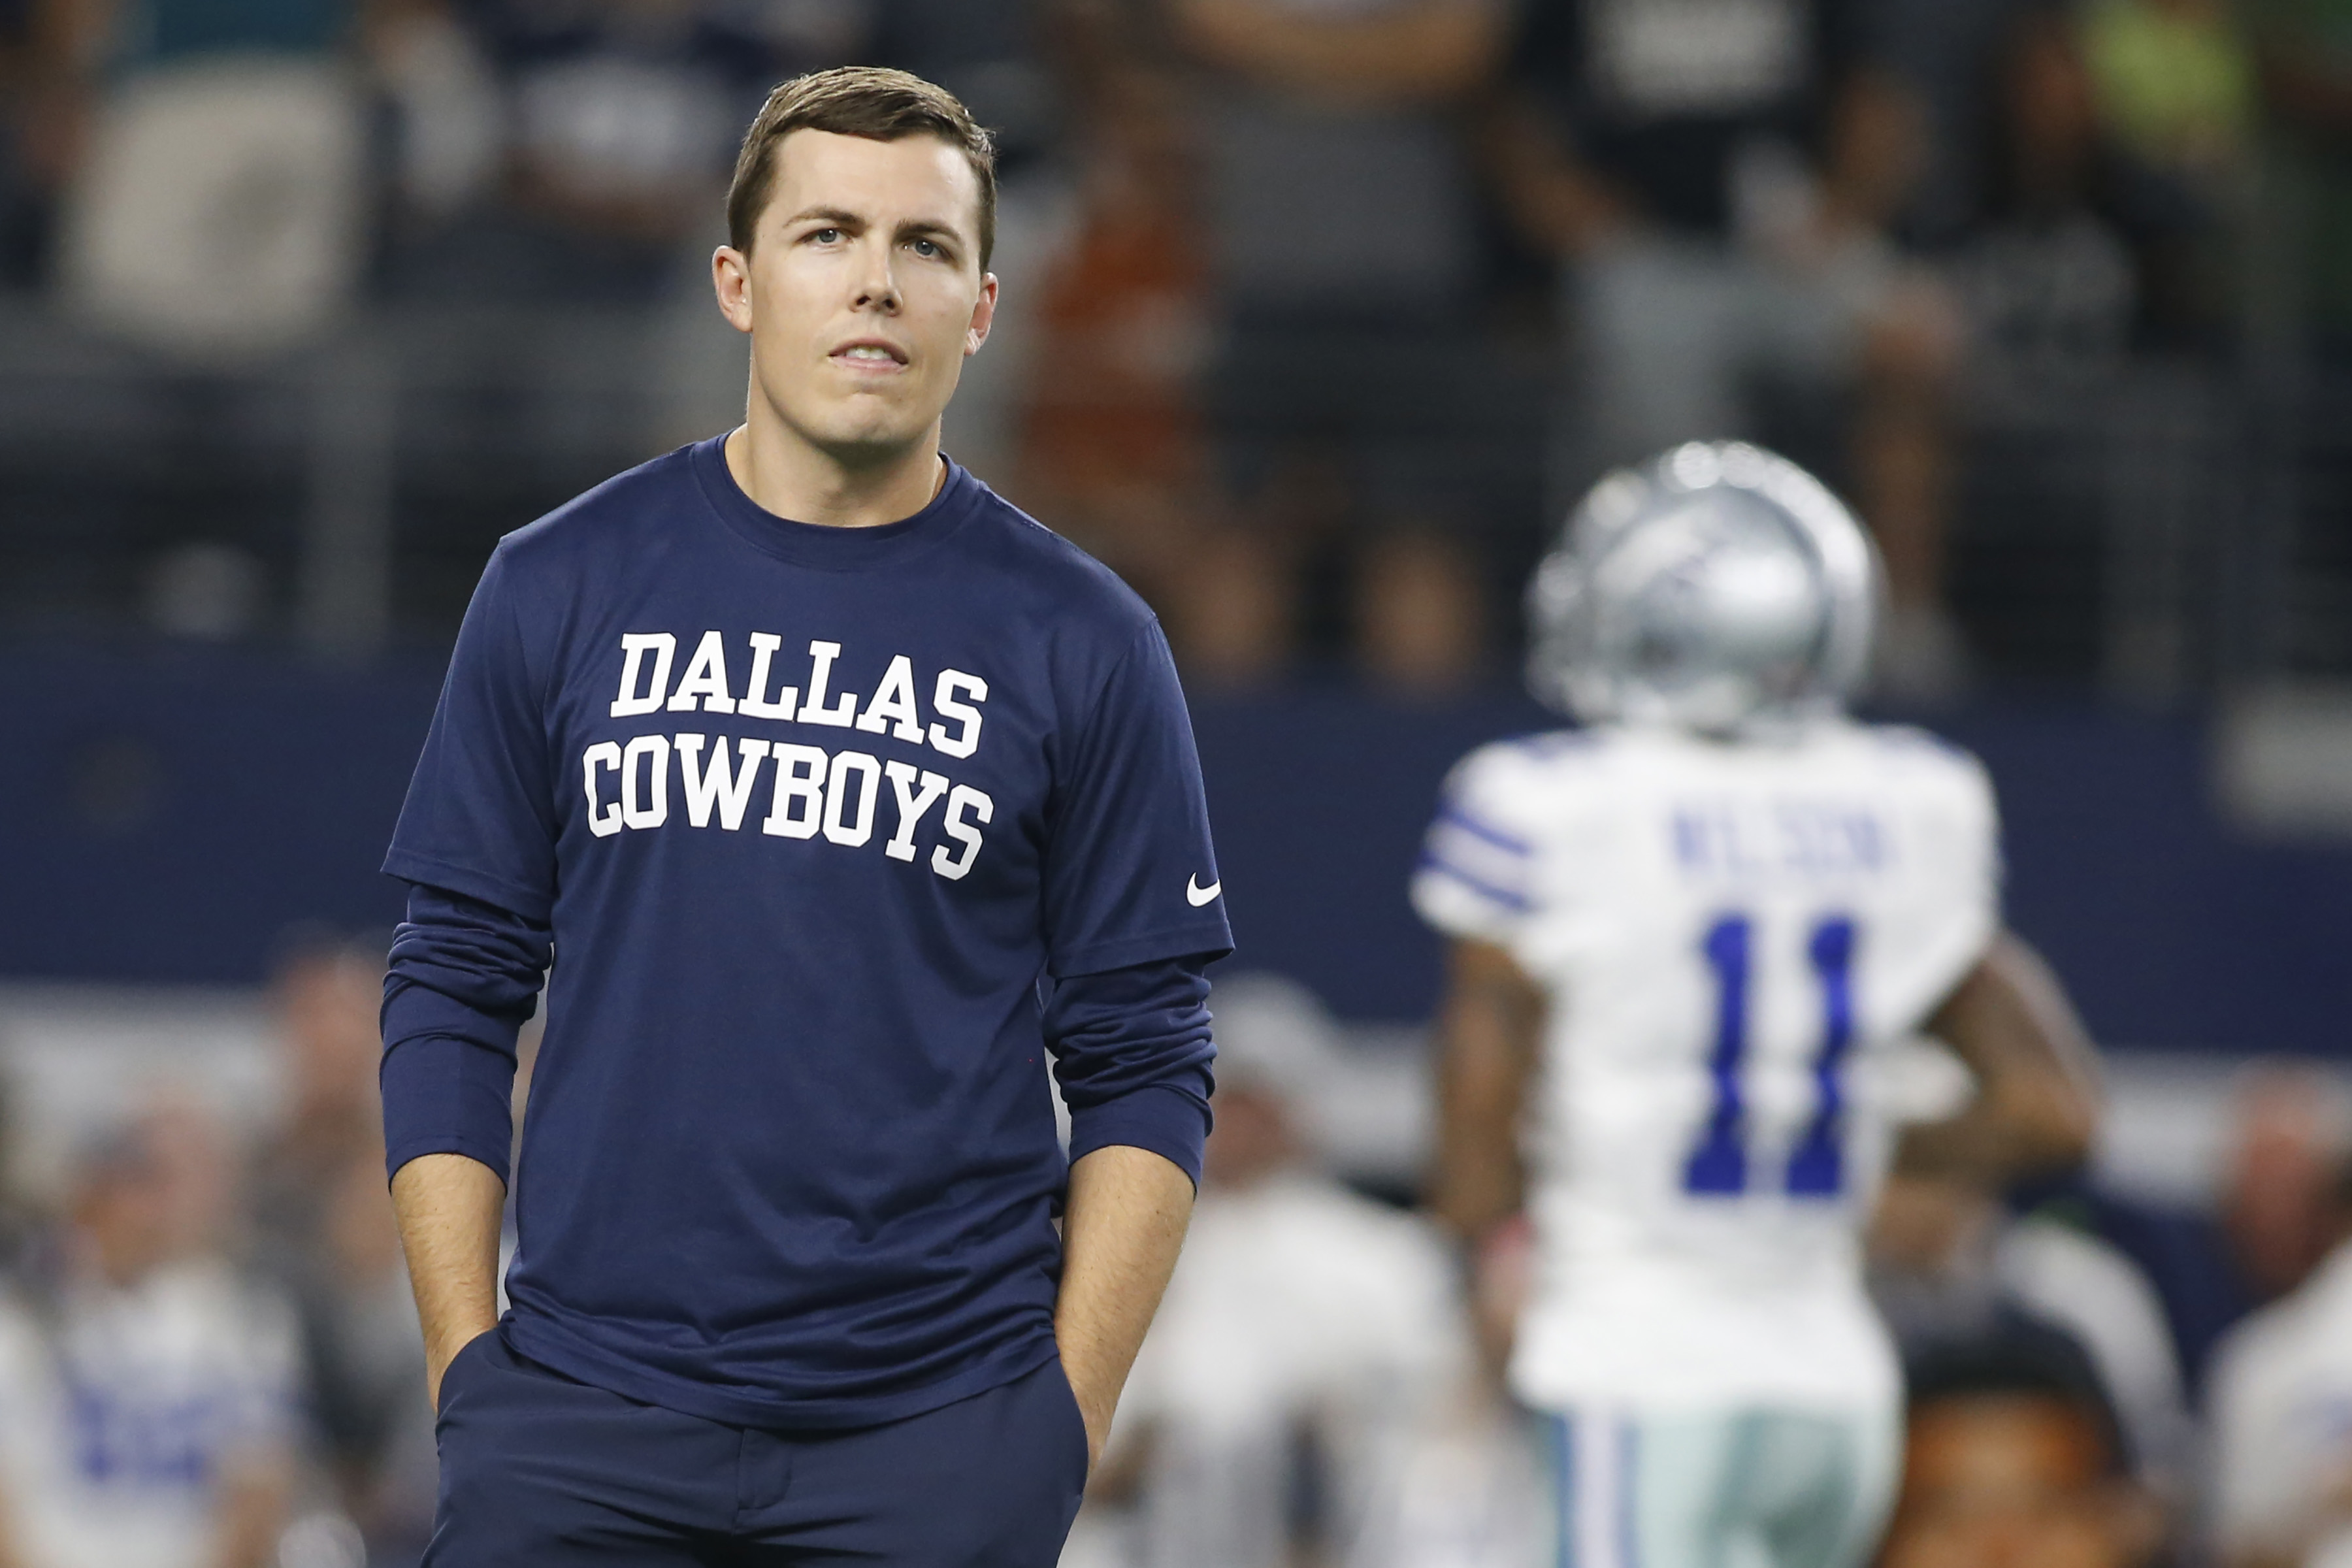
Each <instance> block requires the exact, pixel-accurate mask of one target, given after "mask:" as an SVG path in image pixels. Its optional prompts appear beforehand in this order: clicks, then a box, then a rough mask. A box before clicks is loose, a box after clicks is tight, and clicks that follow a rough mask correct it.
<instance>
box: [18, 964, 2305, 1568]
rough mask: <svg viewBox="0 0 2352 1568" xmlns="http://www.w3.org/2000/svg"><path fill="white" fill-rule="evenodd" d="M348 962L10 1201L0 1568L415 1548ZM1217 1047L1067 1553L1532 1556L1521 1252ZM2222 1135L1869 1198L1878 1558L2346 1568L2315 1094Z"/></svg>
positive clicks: (410, 1328)
mask: <svg viewBox="0 0 2352 1568" xmlns="http://www.w3.org/2000/svg"><path fill="white" fill-rule="evenodd" d="M379 952H380V947H379V944H376V943H373V942H348V941H342V940H321V941H318V942H307V943H304V944H301V945H299V946H298V947H296V948H294V949H293V950H291V951H289V954H288V956H287V958H286V959H285V961H284V963H283V964H282V966H281V968H280V971H279V975H278V983H277V990H276V998H277V1005H278V1013H277V1030H278V1036H277V1038H278V1053H279V1059H278V1068H277V1074H276V1076H277V1079H278V1082H279V1083H280V1085H281V1086H282V1090H283V1093H282V1099H281V1100H279V1101H278V1109H277V1110H276V1111H275V1112H274V1114H271V1115H268V1116H265V1117H261V1118H258V1119H248V1122H249V1125H248V1126H247V1131H244V1132H243V1133H242V1134H238V1135H233V1134H232V1132H231V1131H230V1128H231V1127H232V1126H234V1125H236V1123H235V1121H233V1120H232V1119H225V1118H223V1117H222V1116H220V1114H219V1113H218V1110H217V1109H216V1108H215V1109H211V1110H208V1109H206V1108H205V1106H204V1105H203V1104H202V1103H201V1102H200V1101H199V1100H196V1099H194V1098H192V1097H191V1096H189V1095H188V1094H186V1093H177V1094H171V1095H160V1094H159V1095H154V1096H149V1097H147V1098H144V1099H140V1098H134V1099H132V1100H131V1101H129V1102H127V1104H126V1105H125V1107H124V1108H123V1110H122V1111H121V1114H120V1115H119V1116H116V1117H113V1118H110V1119H108V1120H106V1121H102V1122H100V1124H98V1125H97V1126H96V1127H95V1129H94V1130H93V1131H91V1132H90V1134H89V1136H87V1137H86V1138H84V1139H83V1140H82V1141H81V1142H79V1143H78V1144H77V1145H76V1147H75V1148H74V1150H73V1152H72V1153H71V1155H70V1157H69V1158H68V1160H67V1161H66V1162H65V1163H64V1167H63V1169H62V1170H61V1171H58V1172H57V1173H54V1174H53V1175H51V1176H50V1177H49V1178H47V1179H45V1180H36V1181H33V1182H31V1183H29V1184H27V1183H25V1182H21V1181H20V1182H19V1183H18V1192H19V1194H20V1195H18V1196H17V1197H16V1198H15V1200H14V1201H13V1202H12V1203H11V1205H10V1207H9V1209H8V1214H9V1219H10V1223H9V1227H8V1232H7V1236H8V1261H7V1267H6V1268H5V1273H0V1280H5V1288H0V1563H5V1564H8V1565H9V1568H273V1565H277V1568H363V1565H364V1568H387V1565H390V1564H401V1565H403V1568H405V1565H407V1564H413V1563H415V1561H416V1559H417V1554H418V1552H420V1551H421V1549H422V1546H423V1543H424V1541H425V1537H426V1534H427V1533H428V1531H429V1527H430V1521H431V1516H432V1505H433V1492H434V1484H435V1464H434V1445H433V1431H432V1417H431V1415H430V1412H429V1411H428V1410H427V1409H426V1407H425V1396H424V1392H423V1361H422V1351H421V1348H420V1344H419V1337H418V1330H417V1326H416V1320H415V1311H414V1309H413V1307H412V1306H411V1303H410V1300H409V1295H408V1290H407V1286H406V1280H405V1277H404V1271H403V1268H402V1265H401V1260H400V1252H399V1245H398V1238H397V1235H396V1232H395V1229H394V1220H393V1215H392V1210H391V1206H390V1201H389V1199H388V1197H387V1195H386V1193H385V1184H384V1180H383V1151H382V1143H381V1140H380V1135H379V1131H378V1126H379V1121H378V1110H377V1105H376V1100H375V1091H374V1064H375V1060H376V1054H377V1051H376V1043H375V1029H374V1021H375V1005H376V997H377V994H378V989H379V985H380V982H381V974H382V964H381V960H380V956H379ZM1219 1028H1220V1036H1221V1042H1220V1048H1221V1060H1220V1068H1219V1076H1220V1087H1219V1094H1218V1118H1217V1127H1216V1131H1215V1132H1214V1134H1213V1138H1212V1142H1211V1143H1210V1147H1209V1160H1208V1165H1207V1171H1206V1176H1205V1179H1204V1183H1203V1185H1202V1193H1201V1199H1200V1205H1199V1208H1198V1211H1197V1213H1196V1215H1195V1217H1194V1220H1193V1223H1192V1235H1191V1237H1190V1239H1189V1240H1188V1242H1187V1245H1186V1248H1185V1251H1184V1255H1183V1258H1182V1260H1181V1263H1180V1265H1179V1267H1178V1269H1177V1273H1176V1278H1175V1281H1174V1283H1173V1285H1172V1287H1171V1290H1170V1293H1169V1296H1168V1298H1167V1301H1166V1304H1165V1305H1164V1307H1163V1308H1162V1310H1161V1312H1160V1319H1159V1321H1158V1322H1157V1324H1156V1325H1155V1327H1154V1328H1153V1331H1152V1333H1151V1336H1150V1340H1149V1341H1148V1342H1147V1343H1146V1345H1145V1349H1144V1352H1143V1356H1142V1359H1141V1360H1140V1361H1139V1363H1138V1365H1137V1368H1136V1372H1135V1375H1134V1378H1133V1381H1132V1382H1131V1384H1130V1385H1129V1391H1128V1394H1127V1397H1126V1399H1125V1401H1124V1403H1123V1404H1122V1405H1121V1407H1120V1411H1119V1415H1118V1421H1117V1423H1116V1425H1115V1427H1114V1430H1113V1433H1112V1436H1111V1440H1110V1443H1109V1446H1108V1448H1107V1450H1106V1452H1105V1456H1104V1459H1103V1463H1102V1467H1101V1468H1100V1469H1099V1470H1098V1472H1097V1475H1096V1477H1095V1479H1094V1483H1093V1485H1092V1486H1091V1488H1090V1489H1089V1498H1088V1502H1087V1508H1086V1510H1085V1511H1084V1512H1083V1513H1082V1514H1081V1516H1080V1520H1079V1524H1078V1528H1077V1530H1076V1532H1075V1534H1074V1536H1073V1538H1072V1541H1071V1544H1070V1547H1069V1551H1068V1552H1067V1553H1066V1557H1065V1559H1064V1562H1065V1565H1066V1568H1311V1565H1319V1568H1538V1564H1540V1563H1546V1562H1549V1561H1551V1560H1552V1559H1551V1557H1550V1555H1549V1547H1548V1542H1549V1524H1548V1515H1547V1512H1546V1510H1547V1507H1548V1504H1547V1498H1548V1495H1549V1485H1550V1480H1549V1467H1550V1465H1551V1463H1552V1462H1553V1461H1552V1456H1550V1455H1549V1453H1548V1452H1547V1450H1546V1448H1545V1446H1544V1443H1543V1441H1542V1437H1541V1433H1540V1432H1539V1431H1538V1429H1537V1428H1536V1427H1535V1426H1534V1425H1533V1424H1531V1423H1529V1422H1528V1420H1527V1419H1526V1418H1525V1417H1523V1416H1521V1415H1519V1414H1518V1413H1517V1412H1516V1411H1515V1410H1514V1408H1513V1407H1512V1405H1511V1404H1510V1403H1509V1401H1508V1399H1507V1395H1506V1394H1504V1392H1503V1385H1502V1378H1501V1367H1502V1363H1503V1360H1504V1358H1505V1356H1506V1355H1507V1349H1508V1344H1509V1340H1510V1334H1511V1323H1512V1319H1513V1315H1514V1312H1515V1310H1516V1306H1517V1302H1518V1301H1519V1300H1520V1299H1521V1298H1522V1296H1523V1294H1524V1291H1525V1289H1526V1285H1527V1279H1528V1266H1529V1258H1528V1238H1527V1237H1526V1235H1525V1233H1524V1232H1523V1231H1518V1230H1513V1229H1507V1230H1506V1231H1505V1232H1504V1233H1502V1235H1501V1236H1500V1237H1498V1238H1497V1239H1496V1241H1494V1242H1493V1243H1492V1244H1490V1245H1488V1246H1486V1247H1485V1248H1484V1249H1483V1250H1482V1251H1481V1252H1480V1253H1479V1254H1478V1255H1477V1256H1476V1257H1475V1258H1465V1256H1464V1255H1462V1254H1461V1253H1460V1252H1459V1250H1458V1248H1457V1247H1456V1246H1455V1244H1454V1243H1453V1242H1452V1241H1450V1240H1449V1239H1448V1238H1447V1237H1445V1236H1444V1234H1443V1233H1442V1232H1441V1231H1440V1230H1439V1229H1438V1228H1437V1227H1436V1226H1434V1225H1433V1224H1432V1223H1431V1222H1429V1221H1427V1220H1426V1219H1424V1218H1423V1216H1422V1215H1420V1214H1418V1213H1417V1212H1416V1211H1415V1210H1414V1209H1413V1208H1412V1205H1411V1202H1410V1194H1406V1193H1402V1192H1387V1193H1383V1194H1379V1195H1377V1196H1375V1195H1368V1194H1367V1193H1366V1192H1365V1191H1364V1190H1362V1189H1361V1188H1360V1187H1357V1186H1351V1185H1349V1184H1348V1183H1346V1182H1345V1181H1343V1180H1342V1179H1341V1178H1340V1177H1339V1174H1338V1173H1335V1170H1334V1167H1333V1165H1332V1163H1331V1161H1330V1159H1329V1157H1328V1153H1327V1152H1326V1151H1325V1149H1324V1148H1323V1147H1322V1145H1321V1144H1320V1143H1319V1142H1318V1131H1317V1129H1318V1114H1317V1112H1316V1101H1317V1098H1318V1095H1319V1094H1320V1093H1322V1092H1323V1090H1324V1089H1326V1088H1327V1087H1328V1084H1329V1083H1330V1082H1331V1081H1332V1079H1333V1078H1334V1076H1335V1060H1334V1058H1335V1054H1338V1053H1344V1052H1345V1051H1347V1050H1348V1049H1349V1047H1348V1046H1347V1045H1346V1044H1345V1042H1344V1040H1343V1038H1342V1035H1341V1031H1340V1030H1339V1027H1338V1026H1336V1025H1335V1024H1334V1022H1333V1021H1332V1019H1331V1017H1330V1016H1329V1015H1328V1012H1326V1011H1325V1010H1324V1008H1323V1006H1322V1005H1321V1004H1320V1003H1319V1002H1318V1000H1317V999H1316V998H1315V997H1314V996H1313V995H1312V994H1310V993H1308V992H1307V991H1305V990H1304V989H1303V988H1301V987H1299V986H1297V984H1295V983H1293V982H1290V981H1287V980H1284V979H1280V978H1277V977H1275V976H1272V975H1265V974H1243V975H1236V976H1233V977H1229V978H1228V979H1227V980H1226V981H1224V982H1223V983H1221V984H1220V988H1219ZM525 1058H526V1066H527V1064H528V1059H529V1050H528V1048H527V1049H526V1053H525ZM527 1090H528V1076H527V1073H526V1078H525V1082H524V1084H523V1086H522V1087H520V1088H519V1089H518V1091H517V1092H518V1100H519V1101H520V1100H521V1099H522V1098H523V1097H524V1096H525V1095H526V1094H527ZM2230 1125H2231V1134H2230V1139H2229V1142H2228V1149H2227V1156H2226V1159H2225V1161H2224V1165H2223V1170H2222V1173H2221V1184H2220V1190H2219V1192H2218V1194H2216V1196H2217V1202H2216V1204H2215V1205H2214V1206H2213V1207H2212V1209H2211V1210H2210V1212H2207V1211H2201V1210H2199V1211H2192V1210H2187V1209H2177V1208H2168V1207H2166V1206H2163V1205H2156V1204H2153V1203H2151V1202H2149V1201H2147V1199H2145V1198H2134V1197H2128V1196H2124V1195H2118V1194H2116V1193H2114V1192H2110V1191H2105V1190H2102V1189H2101V1188H2100V1187H2099V1186H2097V1185H2096V1184H2094V1183H2092V1182H2090V1181H2088V1180H2087V1179H2085V1178H2081V1177H2075V1178H2070V1179H2069V1180H2067V1181H2066V1182H2065V1183H2063V1184H2059V1185H2056V1186H2052V1187H2049V1188H2046V1189H2044V1190H2042V1191H2038V1192H2032V1193H2006V1194H2004V1193H1993V1192H1987V1191H1979V1190H1974V1189H1970V1188H1967V1187H1962V1186H1958V1185H1950V1184H1936V1183H1927V1182H1922V1181H1918V1180H1916V1179H1901V1180H1897V1181H1895V1183H1894V1184H1891V1185H1890V1187H1889V1188H1888V1189H1887V1191H1886V1192H1885V1195H1884V1197H1883V1198H1882V1200H1881V1202H1880V1204H1879V1206H1878V1209H1877V1211H1876V1218H1875V1221H1874V1225H1873V1226H1872V1228H1871V1233H1870V1238H1869V1245H1870V1254H1871V1275H1872V1282H1873V1288H1874V1292H1875V1294H1876V1295H1877V1297H1878V1300H1879V1302H1880V1305H1881V1307H1882V1310H1884V1311H1885V1315H1886V1317H1887V1318H1888V1320H1889V1321H1890V1322H1891V1323H1892V1324H1893V1325H1894V1327H1895V1331H1896V1335H1897V1338H1898V1340H1899V1342H1900V1343H1901V1346H1902V1348H1903V1352H1904V1356H1905V1362H1906V1375H1907V1377H1908V1379H1909V1382H1910V1394H1911V1408H1910V1416H1909V1429H1908V1434H1907V1443H1906V1450H1905V1454H1904V1456H1903V1461H1902V1462H1903V1467H1904V1468H1903V1472H1902V1473H1903V1481H1902V1486H1901V1490H1900V1500H1899V1503H1898V1505H1897V1508H1896V1510H1895V1517H1894V1520H1893V1522H1892V1524H1891V1526H1890V1531H1889V1534H1888V1536H1887V1538H1886V1542H1885V1545H1884V1547H1883V1549H1882V1551H1881V1552H1880V1554H1879V1558H1878V1561H1879V1562H1880V1563H1883V1564H1884V1565H1885V1568H2137V1565H2143V1564H2146V1565H2168V1564H2178V1565H2183V1568H2189V1565H2200V1564H2212V1565H2214V1568H2295V1565H2301V1564H2309V1565H2334V1564H2339V1563H2344V1562H2346V1561H2347V1560H2352V1559H2347V1556H2346V1553H2347V1552H2352V1099H2347V1089H2346V1085H2345V1084H2344V1082H2343V1080H2342V1079H2340V1078H2336V1077H2333V1076H2330V1075H2329V1074H2327V1073H2326V1072H2323V1071H2321V1070H2319V1069H2315V1068H2309V1067H2305V1066H2302V1065H2297V1064H2294V1063H2286V1062H2277V1063H2268V1064H2255V1065H2252V1066H2249V1067H2248V1068H2246V1069H2244V1071H2243V1073H2242V1076H2241V1078H2240V1080H2239V1087H2238V1090H2237V1093H2236V1099H2235V1102H2234V1105H2233V1107H2232V1109H2231V1115H2230ZM12 1163H16V1164H18V1165H21V1164H22V1163H23V1162H22V1161H16V1162H12Z"/></svg>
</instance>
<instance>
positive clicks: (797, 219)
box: [784, 207, 866, 228]
mask: <svg viewBox="0 0 2352 1568" xmlns="http://www.w3.org/2000/svg"><path fill="white" fill-rule="evenodd" d="M816 218H823V219H824V221H825V222H827V223H829V224H833V225H835V226H839V227H842V228H864V227H865V226H866V219H864V218H862V217H860V216H857V215H856V213H854V212H850V211H848V210H847V209H845V208H843V207H803V208H802V209H801V210H800V211H798V212H796V213H794V214H793V216H790V217H788V218H786V219H785V220H784V221H785V222H786V223H788V224H792V223H808V222H810V221H812V220H814V219H816Z"/></svg>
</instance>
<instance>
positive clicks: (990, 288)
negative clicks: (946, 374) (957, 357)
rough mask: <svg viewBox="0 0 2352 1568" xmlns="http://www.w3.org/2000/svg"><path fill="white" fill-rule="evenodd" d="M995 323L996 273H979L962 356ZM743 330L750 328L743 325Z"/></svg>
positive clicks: (975, 349) (971, 351)
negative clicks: (977, 288)
mask: <svg viewBox="0 0 2352 1568" xmlns="http://www.w3.org/2000/svg"><path fill="white" fill-rule="evenodd" d="M995 324H996V274H995V273H993V272H983V273H982V274H981V275H980V298H979V299H977V300H973V301H972V306H971V326H970V327H969V328H967V329H966V330H965V331H964V334H963V357H964V358H966V359H970V358H971V356H972V355H974V354H976V353H979V352H980V345H981V344H982V343H984V342H987V341H988V329H989V328H991V327H992V326H994V325H995ZM743 330H744V331H751V328H749V327H745V328H744V329H743Z"/></svg>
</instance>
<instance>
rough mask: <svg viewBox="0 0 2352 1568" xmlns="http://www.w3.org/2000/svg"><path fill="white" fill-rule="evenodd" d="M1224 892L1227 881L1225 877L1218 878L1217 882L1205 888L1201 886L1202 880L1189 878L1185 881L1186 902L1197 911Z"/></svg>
mask: <svg viewBox="0 0 2352 1568" xmlns="http://www.w3.org/2000/svg"><path fill="white" fill-rule="evenodd" d="M1224 890H1225V879H1223V877H1220V878H1218V879H1216V880H1215V881H1213V882H1212V883H1210V884H1209V885H1208V886H1207V887H1205V888H1204V887H1202V886H1201V879H1200V878H1198V877H1187V878H1185V879H1184V901H1185V902H1186V903H1189V904H1191V905H1192V907H1193V908H1194V909H1196V910H1197V909H1199V908H1201V907H1202V905H1204V904H1206V903H1207V902H1209V900H1212V899H1213V898H1215V897H1216V896H1217V895H1218V894H1219V893H1222V892H1223V891H1224Z"/></svg>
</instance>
